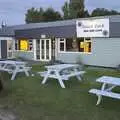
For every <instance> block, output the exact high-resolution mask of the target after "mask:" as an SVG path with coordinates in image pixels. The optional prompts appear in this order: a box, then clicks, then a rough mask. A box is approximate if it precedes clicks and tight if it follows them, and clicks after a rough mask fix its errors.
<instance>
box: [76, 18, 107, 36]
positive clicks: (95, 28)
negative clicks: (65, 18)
mask: <svg viewBox="0 0 120 120" xmlns="http://www.w3.org/2000/svg"><path fill="white" fill-rule="evenodd" d="M76 29H77V30H76V31H77V37H109V19H107V18H105V19H92V20H78V21H77V22H76Z"/></svg>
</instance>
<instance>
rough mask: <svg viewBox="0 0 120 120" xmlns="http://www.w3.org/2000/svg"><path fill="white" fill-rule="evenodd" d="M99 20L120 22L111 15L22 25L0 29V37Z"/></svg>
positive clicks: (117, 17)
mask: <svg viewBox="0 0 120 120" xmlns="http://www.w3.org/2000/svg"><path fill="white" fill-rule="evenodd" d="M101 18H110V22H120V15H113V16H101V17H89V18H79V19H72V20H62V21H55V22H43V23H31V24H22V25H14V26H7V27H6V28H4V29H0V36H14V35H15V30H25V29H37V28H45V27H58V26H69V25H75V24H76V20H86V19H87V20H88V19H101Z"/></svg>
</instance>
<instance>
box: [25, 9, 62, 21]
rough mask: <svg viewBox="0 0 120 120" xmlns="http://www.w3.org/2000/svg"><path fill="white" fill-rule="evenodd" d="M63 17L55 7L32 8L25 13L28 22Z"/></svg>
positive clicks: (53, 19) (54, 19)
mask: <svg viewBox="0 0 120 120" xmlns="http://www.w3.org/2000/svg"><path fill="white" fill-rule="evenodd" d="M60 19H61V14H60V13H59V12H57V11H55V10H54V9H53V8H48V9H46V10H45V11H44V10H43V8H40V9H35V8H31V9H28V10H27V13H26V15H25V21H26V23H38V22H44V21H56V20H60Z"/></svg>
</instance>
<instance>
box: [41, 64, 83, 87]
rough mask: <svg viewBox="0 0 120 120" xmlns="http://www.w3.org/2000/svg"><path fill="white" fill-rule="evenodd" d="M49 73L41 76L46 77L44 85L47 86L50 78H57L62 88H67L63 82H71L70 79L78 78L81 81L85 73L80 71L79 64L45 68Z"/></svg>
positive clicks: (43, 73)
mask: <svg viewBox="0 0 120 120" xmlns="http://www.w3.org/2000/svg"><path fill="white" fill-rule="evenodd" d="M45 68H46V69H47V71H45V72H40V75H41V76H42V77H44V79H43V81H42V84H45V83H46V81H47V80H48V78H55V79H57V80H58V82H59V83H60V86H61V87H62V88H65V85H64V83H63V80H69V78H70V77H73V76H76V77H77V79H78V80H81V77H82V75H83V74H84V73H85V71H81V70H79V68H80V65H78V64H58V65H50V66H45Z"/></svg>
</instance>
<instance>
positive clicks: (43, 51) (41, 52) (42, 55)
mask: <svg viewBox="0 0 120 120" xmlns="http://www.w3.org/2000/svg"><path fill="white" fill-rule="evenodd" d="M36 58H37V60H40V61H50V60H51V39H40V40H37V41H36Z"/></svg>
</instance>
